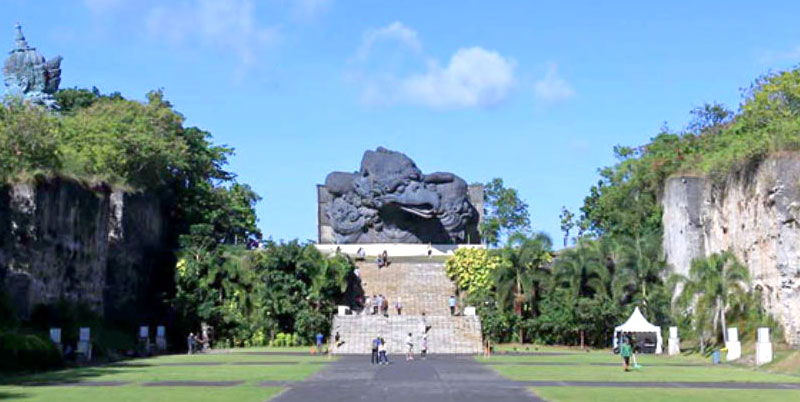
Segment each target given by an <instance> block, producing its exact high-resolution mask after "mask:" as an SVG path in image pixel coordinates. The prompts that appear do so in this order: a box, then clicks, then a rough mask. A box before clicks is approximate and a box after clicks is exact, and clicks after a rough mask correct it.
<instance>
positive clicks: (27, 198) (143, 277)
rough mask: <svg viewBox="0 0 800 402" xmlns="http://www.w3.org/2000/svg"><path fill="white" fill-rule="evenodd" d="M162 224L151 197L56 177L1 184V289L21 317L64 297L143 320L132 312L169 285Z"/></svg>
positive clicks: (159, 207) (168, 258) (169, 259)
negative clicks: (155, 292)
mask: <svg viewBox="0 0 800 402" xmlns="http://www.w3.org/2000/svg"><path fill="white" fill-rule="evenodd" d="M165 222H166V214H165V212H164V211H163V207H162V201H161V200H160V199H159V198H158V197H153V196H152V195H149V196H148V195H146V194H128V193H124V192H119V191H112V190H111V189H109V188H107V187H104V186H100V187H96V188H86V186H85V185H83V184H80V183H76V182H73V181H69V180H62V179H52V180H46V181H38V182H36V183H34V184H28V183H24V184H13V185H4V186H0V288H2V289H5V291H6V292H7V293H8V294H9V296H10V297H11V299H12V302H13V303H14V305H15V307H16V308H17V311H18V312H19V313H20V314H21V315H22V316H23V317H24V316H27V315H29V314H30V313H31V312H32V310H33V308H34V307H35V306H36V305H38V304H52V303H55V302H57V301H59V300H61V299H63V300H66V301H71V302H77V303H82V304H86V305H88V306H89V307H91V308H92V309H93V310H94V311H96V312H98V313H100V314H105V315H106V316H107V317H108V316H109V315H112V316H114V317H108V318H112V319H138V318H141V319H145V317H134V316H131V314H132V313H139V312H141V313H145V311H144V310H143V309H142V311H137V310H140V309H139V308H138V307H144V304H146V303H148V300H147V297H145V295H147V294H151V293H152V292H153V290H154V289H155V288H158V287H160V286H170V284H171V275H170V272H171V268H172V267H174V257H172V256H171V254H172V253H171V250H169V246H168V245H169V239H168V236H169V231H168V230H167V228H166V223H165ZM165 279H166V282H167V283H166V284H162V283H160V282H162V281H164V280H165ZM150 313H158V312H157V311H153V312H147V313H146V314H150ZM122 314H125V315H127V316H126V317H122V316H116V315H122Z"/></svg>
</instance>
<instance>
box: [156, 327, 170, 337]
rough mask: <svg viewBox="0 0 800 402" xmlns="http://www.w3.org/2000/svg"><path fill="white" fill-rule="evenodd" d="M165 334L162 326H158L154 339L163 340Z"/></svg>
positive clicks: (165, 331)
mask: <svg viewBox="0 0 800 402" xmlns="http://www.w3.org/2000/svg"><path fill="white" fill-rule="evenodd" d="M166 334H167V330H166V329H165V328H164V326H163V325H159V326H157V327H156V337H158V338H163V337H165V336H167V335H166Z"/></svg>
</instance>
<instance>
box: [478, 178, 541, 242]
mask: <svg viewBox="0 0 800 402" xmlns="http://www.w3.org/2000/svg"><path fill="white" fill-rule="evenodd" d="M483 193H484V217H483V222H481V224H480V233H481V237H482V238H483V241H484V242H486V244H489V245H491V246H496V245H498V244H499V243H500V241H501V240H502V238H503V237H504V236H506V235H508V234H510V233H514V232H520V231H527V230H529V229H530V217H529V215H528V204H526V203H525V201H523V200H522V199H521V198H520V197H519V194H518V192H517V190H515V189H513V188H506V187H505V185H504V184H503V179H499V178H495V179H493V180H492V181H490V182H489V183H486V184H485V185H484V189H483Z"/></svg>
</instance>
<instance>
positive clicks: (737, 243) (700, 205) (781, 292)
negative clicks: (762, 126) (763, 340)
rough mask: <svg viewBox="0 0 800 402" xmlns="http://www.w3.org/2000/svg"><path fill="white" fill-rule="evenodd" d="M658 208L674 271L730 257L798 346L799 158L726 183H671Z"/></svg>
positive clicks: (781, 159) (779, 160)
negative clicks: (705, 258) (717, 255)
mask: <svg viewBox="0 0 800 402" xmlns="http://www.w3.org/2000/svg"><path fill="white" fill-rule="evenodd" d="M662 203H663V207H664V215H663V218H662V222H663V227H664V251H665V253H666V258H667V262H668V263H669V264H670V265H671V266H672V267H673V269H674V270H675V271H676V272H678V273H681V274H684V275H686V274H688V272H689V267H690V264H691V261H692V260H693V259H694V258H697V257H703V256H707V255H710V254H712V253H715V252H721V251H726V250H730V251H732V252H733V253H734V254H735V255H736V257H737V258H738V259H739V260H740V261H741V262H742V263H744V264H745V265H746V266H747V267H749V270H750V274H751V278H752V281H753V285H754V286H755V287H756V289H759V290H760V291H761V293H762V295H763V299H764V300H763V302H764V307H765V308H766V310H767V311H769V312H770V313H771V314H772V315H774V316H775V318H776V319H777V320H778V321H779V322H780V323H781V325H782V326H783V328H784V336H785V340H786V342H788V343H790V344H794V345H798V344H800V155H781V156H776V157H773V158H770V159H767V160H765V161H764V162H762V163H761V164H759V165H758V166H757V167H754V168H751V169H749V170H748V171H746V172H744V173H740V174H737V175H734V176H731V177H729V178H728V179H727V180H726V181H725V182H724V183H714V182H712V181H711V180H710V179H707V178H704V177H692V176H681V177H673V178H670V179H668V180H667V181H666V183H665V188H664V196H663V200H662Z"/></svg>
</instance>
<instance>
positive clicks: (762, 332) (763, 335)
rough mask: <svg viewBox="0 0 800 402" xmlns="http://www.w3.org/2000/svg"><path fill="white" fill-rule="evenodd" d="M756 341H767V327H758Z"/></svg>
mask: <svg viewBox="0 0 800 402" xmlns="http://www.w3.org/2000/svg"><path fill="white" fill-rule="evenodd" d="M758 341H759V342H762V343H769V328H766V327H765V328H759V329H758Z"/></svg>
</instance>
